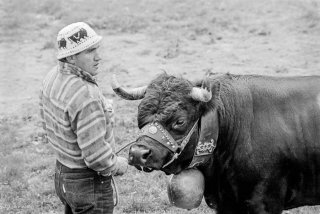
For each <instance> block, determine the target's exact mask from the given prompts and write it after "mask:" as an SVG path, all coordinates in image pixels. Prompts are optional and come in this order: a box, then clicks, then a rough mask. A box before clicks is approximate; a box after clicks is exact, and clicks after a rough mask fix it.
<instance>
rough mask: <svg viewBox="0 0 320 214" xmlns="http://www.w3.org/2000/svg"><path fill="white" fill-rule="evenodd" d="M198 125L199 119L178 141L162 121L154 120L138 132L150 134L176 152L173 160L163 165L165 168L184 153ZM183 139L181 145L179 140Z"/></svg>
mask: <svg viewBox="0 0 320 214" xmlns="http://www.w3.org/2000/svg"><path fill="white" fill-rule="evenodd" d="M197 127H198V120H197V121H196V122H195V123H194V125H193V126H192V128H191V130H190V131H189V133H188V134H187V135H186V137H184V138H182V139H179V140H177V141H176V140H174V139H173V137H172V136H171V135H170V133H169V132H168V131H167V130H166V129H165V128H164V127H163V126H162V125H161V124H160V123H158V122H152V123H149V124H147V125H145V126H144V127H142V129H141V130H140V133H139V134H138V137H140V136H148V137H150V138H152V139H154V140H155V141H157V142H158V143H160V144H161V145H163V146H164V147H166V148H167V149H169V150H170V151H171V152H173V153H174V155H173V156H172V158H171V160H170V161H168V163H166V164H165V165H163V166H162V168H165V167H167V166H168V165H169V164H171V163H172V162H173V161H174V160H176V159H177V158H178V157H179V155H180V154H181V153H182V151H183V149H184V148H185V146H186V145H187V143H188V142H189V140H190V137H191V135H192V134H193V132H194V131H195V130H197ZM181 141H182V143H181V144H180V145H179V144H178V142H181Z"/></svg>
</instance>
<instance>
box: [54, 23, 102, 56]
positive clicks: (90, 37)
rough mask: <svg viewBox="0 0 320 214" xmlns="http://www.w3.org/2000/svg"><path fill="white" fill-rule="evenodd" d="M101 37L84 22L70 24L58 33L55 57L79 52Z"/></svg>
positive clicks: (95, 42)
mask: <svg viewBox="0 0 320 214" xmlns="http://www.w3.org/2000/svg"><path fill="white" fill-rule="evenodd" d="M101 39H102V36H99V35H97V33H96V32H95V31H94V30H93V29H92V28H91V27H90V26H89V25H88V24H86V23H84V22H77V23H73V24H70V25H68V26H66V27H64V28H63V29H62V30H60V31H59V33H58V37H57V42H58V55H57V58H58V59H62V58H65V57H67V56H72V55H74V54H77V53H80V52H81V51H84V50H86V49H87V48H89V47H91V46H92V45H95V44H97V43H98V42H100V41H101Z"/></svg>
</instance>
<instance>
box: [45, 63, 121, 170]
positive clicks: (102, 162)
mask: <svg viewBox="0 0 320 214" xmlns="http://www.w3.org/2000/svg"><path fill="white" fill-rule="evenodd" d="M40 114H41V118H42V119H43V127H44V129H45V131H46V134H47V139H48V141H49V143H50V144H51V145H52V147H53V148H54V150H55V151H56V157H57V160H58V161H59V162H61V163H62V164H63V165H65V166H67V167H69V168H85V167H89V168H91V169H93V170H95V171H98V172H100V173H101V174H102V175H111V174H113V171H114V170H115V169H116V162H117V157H116V155H115V154H114V151H113V149H112V146H113V145H114V135H113V125H112V119H113V109H112V105H111V104H110V103H108V102H107V101H106V99H105V98H104V96H103V95H102V93H101V91H100V89H99V87H98V85H97V84H96V82H95V79H94V78H92V76H91V75H90V74H88V73H86V72H84V71H82V70H81V69H80V68H78V67H75V66H72V65H70V64H67V63H60V65H58V66H57V67H55V68H53V69H52V70H51V71H50V72H49V73H48V74H47V76H46V77H45V79H44V81H43V85H42V90H41V93H40Z"/></svg>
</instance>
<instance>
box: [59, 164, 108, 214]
mask: <svg viewBox="0 0 320 214" xmlns="http://www.w3.org/2000/svg"><path fill="white" fill-rule="evenodd" d="M54 182H55V189H56V193H57V195H58V196H59V198H60V200H61V201H62V203H63V204H64V205H65V214H80V213H86V214H89V213H90V214H91V213H97V214H109V213H113V208H114V205H113V189H112V186H111V176H107V177H106V176H102V175H99V174H98V173H97V172H95V171H94V170H92V169H89V168H85V169H70V168H68V167H66V166H64V165H62V164H61V163H60V162H59V161H57V164H56V169H55V179H54Z"/></svg>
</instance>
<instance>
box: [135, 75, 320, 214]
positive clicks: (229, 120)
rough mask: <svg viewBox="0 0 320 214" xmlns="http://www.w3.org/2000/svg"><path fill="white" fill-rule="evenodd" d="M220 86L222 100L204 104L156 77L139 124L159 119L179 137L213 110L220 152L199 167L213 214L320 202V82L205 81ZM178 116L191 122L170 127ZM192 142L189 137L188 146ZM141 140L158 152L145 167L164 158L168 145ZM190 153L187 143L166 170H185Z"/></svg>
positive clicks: (267, 212)
mask: <svg viewBox="0 0 320 214" xmlns="http://www.w3.org/2000/svg"><path fill="white" fill-rule="evenodd" d="M218 83H219V88H220V91H213V93H219V99H218V100H216V99H213V100H212V101H210V102H209V103H201V102H197V101H194V100H192V99H191V98H190V96H188V94H189V92H190V91H191V89H192V86H193V85H192V83H191V82H189V81H186V80H184V79H181V78H174V77H171V76H167V75H165V74H164V75H162V76H160V77H158V78H157V79H156V80H154V81H153V82H152V83H151V84H150V85H149V87H148V89H147V93H146V96H145V98H144V99H143V100H142V102H141V103H140V105H139V113H138V121H139V127H140V128H141V127H142V126H144V125H145V124H147V123H149V122H152V121H154V120H158V121H160V122H161V123H162V124H164V126H165V127H166V128H167V130H168V131H169V132H170V133H171V134H172V136H173V137H174V138H175V139H179V138H181V137H182V136H184V135H185V134H186V133H187V131H188V130H189V129H190V127H191V126H192V124H193V122H194V121H195V120H196V119H198V118H199V117H201V115H204V114H205V113H206V112H208V111H215V110H217V111H218V116H219V129H220V131H219V138H218V143H217V148H216V150H215V151H214V154H213V158H212V161H211V162H209V163H208V164H207V165H206V166H202V167H200V170H201V171H202V172H203V173H204V175H205V179H206V190H205V198H206V201H207V203H208V205H209V206H210V207H216V208H217V211H218V214H228V213H230V214H231V213H234V214H242V213H243V214H247V213H252V214H258V213H259V214H271V213H272V214H280V213H281V212H282V210H284V209H289V208H294V207H299V206H303V205H316V204H319V203H320V106H319V102H320V101H318V100H317V99H319V98H317V96H319V94H320V77H319V76H318V77H317V76H314V77H264V76H237V75H228V74H226V75H213V76H212V77H210V81H209V84H210V85H211V88H214V86H215V85H216V84H218ZM205 84H208V83H205ZM197 85H198V86H200V85H203V82H199V83H198V84H197ZM186 112H187V113H186ZM181 115H184V116H185V115H188V116H185V117H186V118H187V119H188V125H187V126H186V127H184V128H183V129H181V130H178V131H177V130H172V129H171V126H172V122H173V121H175V119H176V118H179V116H181ZM197 137H198V136H197V134H194V136H193V138H192V140H191V142H194V143H195V141H196V139H197ZM138 143H140V145H143V147H145V148H148V149H153V148H156V149H157V150H159V152H158V153H156V154H153V156H152V157H150V165H149V166H150V167H154V166H155V165H154V164H153V163H154V162H157V161H158V162H159V161H160V162H161V164H162V163H164V162H165V161H166V160H164V159H168V158H169V157H168V156H169V155H170V154H169V153H167V152H166V151H165V150H166V149H165V148H162V147H161V146H159V145H157V144H156V143H154V142H151V141H150V140H148V139H145V138H140V139H139V140H138ZM193 149H194V145H188V147H187V148H186V150H185V151H184V153H183V157H182V158H181V159H180V158H179V159H180V160H178V161H176V162H175V163H174V164H173V165H172V166H171V167H170V168H169V169H168V171H165V172H167V173H177V172H179V171H180V170H182V169H183V168H184V167H185V166H186V165H187V163H188V162H189V161H190V157H191V155H192V154H193ZM151 159H152V161H151ZM147 164H148V162H147ZM154 168H156V167H154ZM178 168H179V169H178ZM158 169H159V168H158Z"/></svg>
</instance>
